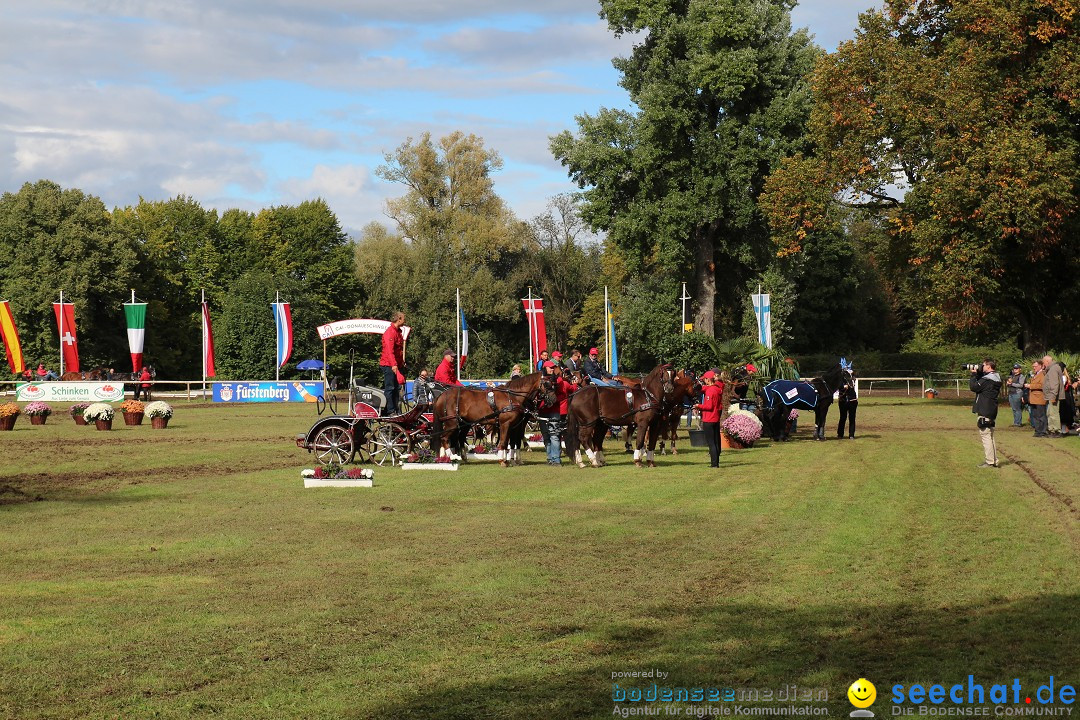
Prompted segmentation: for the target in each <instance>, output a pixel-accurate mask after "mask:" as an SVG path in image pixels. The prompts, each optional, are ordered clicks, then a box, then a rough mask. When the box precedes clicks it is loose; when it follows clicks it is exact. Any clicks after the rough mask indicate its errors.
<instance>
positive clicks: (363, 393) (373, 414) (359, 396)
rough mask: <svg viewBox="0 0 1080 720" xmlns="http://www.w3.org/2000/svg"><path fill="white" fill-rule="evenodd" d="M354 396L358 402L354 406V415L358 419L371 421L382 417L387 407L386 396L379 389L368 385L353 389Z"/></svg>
mask: <svg viewBox="0 0 1080 720" xmlns="http://www.w3.org/2000/svg"><path fill="white" fill-rule="evenodd" d="M353 396H354V397H355V398H356V402H355V404H354V405H353V415H354V416H356V417H358V418H364V419H367V420H370V419H372V418H377V417H379V416H380V415H382V409H383V408H384V407H386V395H385V394H384V393H383V391H382V390H379V389H378V388H373V387H368V386H366V385H356V386H354V387H353Z"/></svg>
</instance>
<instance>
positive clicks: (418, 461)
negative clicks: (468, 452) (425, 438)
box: [401, 447, 461, 470]
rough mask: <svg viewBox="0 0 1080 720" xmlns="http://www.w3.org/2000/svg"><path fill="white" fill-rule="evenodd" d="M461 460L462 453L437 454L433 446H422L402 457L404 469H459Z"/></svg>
mask: <svg viewBox="0 0 1080 720" xmlns="http://www.w3.org/2000/svg"><path fill="white" fill-rule="evenodd" d="M459 462H461V456H460V455H454V454H453V453H451V454H450V455H441V456H436V455H435V453H434V452H432V450H431V448H426V447H422V448H420V449H419V450H417V451H416V452H412V453H409V454H408V455H406V456H405V457H404V458H402V462H401V468H402V469H403V470H417V469H420V468H427V469H430V470H457V468H458V463H459Z"/></svg>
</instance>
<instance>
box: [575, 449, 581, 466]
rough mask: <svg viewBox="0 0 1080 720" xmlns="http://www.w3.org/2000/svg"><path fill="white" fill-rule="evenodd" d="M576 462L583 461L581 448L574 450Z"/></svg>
mask: <svg viewBox="0 0 1080 720" xmlns="http://www.w3.org/2000/svg"><path fill="white" fill-rule="evenodd" d="M574 462H576V463H580V462H581V451H580V450H575V451H574Z"/></svg>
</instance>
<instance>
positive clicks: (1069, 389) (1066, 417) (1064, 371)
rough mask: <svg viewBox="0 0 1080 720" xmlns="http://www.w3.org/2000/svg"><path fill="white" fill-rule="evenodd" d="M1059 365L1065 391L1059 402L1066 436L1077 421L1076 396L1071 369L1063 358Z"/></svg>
mask: <svg viewBox="0 0 1080 720" xmlns="http://www.w3.org/2000/svg"><path fill="white" fill-rule="evenodd" d="M1058 365H1059V366H1060V367H1061V387H1062V390H1063V391H1064V393H1063V394H1062V396H1061V402H1059V403H1058V407H1059V408H1061V435H1062V437H1064V436H1066V435H1068V434H1069V431H1070V430H1071V429H1072V426H1073V424H1074V423H1075V422H1076V398H1074V397H1073V382H1072V378H1070V377H1069V369H1068V368H1067V367H1065V363H1064V362H1062V361H1061V360H1058Z"/></svg>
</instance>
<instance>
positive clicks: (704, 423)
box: [694, 370, 723, 468]
mask: <svg viewBox="0 0 1080 720" xmlns="http://www.w3.org/2000/svg"><path fill="white" fill-rule="evenodd" d="M701 382H702V384H703V385H704V387H703V391H704V392H703V395H702V398H701V402H699V403H697V404H696V405H694V407H695V408H696V409H698V410H700V411H701V429H702V430H703V431H704V432H705V444H706V445H708V446H709V467H714V468H718V467H720V411H721V409H722V408H721V405H722V395H723V390H722V389H721V388H720V387H719V386H717V384H716V373H714V372H713V371H712V370H708V371H706V372H705V374H703V375H702V376H701Z"/></svg>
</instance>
